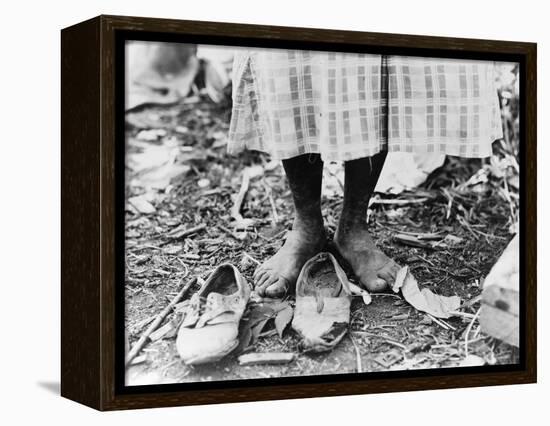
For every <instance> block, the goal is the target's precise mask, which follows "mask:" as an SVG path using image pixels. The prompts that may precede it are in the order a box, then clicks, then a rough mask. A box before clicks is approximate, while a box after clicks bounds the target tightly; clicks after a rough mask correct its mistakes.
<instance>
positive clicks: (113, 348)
mask: <svg viewBox="0 0 550 426" xmlns="http://www.w3.org/2000/svg"><path fill="white" fill-rule="evenodd" d="M127 40H147V41H172V42H188V43H203V44H215V45H224V46H228V45H236V46H250V47H278V48H293V49H312V50H334V51H342V52H344V51H351V52H365V53H384V54H394V55H410V56H426V57H444V58H463V59H482V60H495V61H509V62H517V63H519V66H520V94H521V95H520V104H521V108H520V123H521V129H520V137H521V141H520V143H521V146H522V149H521V151H520V165H521V168H520V169H521V172H520V174H521V175H520V180H521V184H520V188H521V200H520V203H521V206H520V227H521V232H520V238H521V259H520V267H521V289H520V306H521V322H520V342H521V344H520V363H519V364H517V365H501V366H497V365H495V366H483V367H464V368H460V369H435V370H420V371H393V372H380V373H362V374H355V375H349V374H346V375H334V376H309V377H293V378H277V379H254V380H249V381H242V380H240V381H227V382H210V383H186V384H173V385H171V384H163V385H151V386H135V387H125V386H124V384H123V374H124V343H123V340H124V338H123V333H124V323H123V322H124V315H123V310H124V309H123V308H124V299H123V285H122V284H121V283H123V282H124V275H123V274H124V271H123V267H121V265H123V262H122V259H123V256H124V241H123V240H124V56H123V54H124V43H125V41H127ZM61 47H62V59H61V70H62V89H61V98H62V122H61V128H62V150H61V168H62V169H61V177H62V197H61V212H62V235H61V237H62V238H61V243H62V244H61V249H62V261H61V266H62V283H61V284H62V285H61V288H62V293H61V307H62V309H61V323H62V325H61V371H62V376H61V394H62V396H65V397H67V398H70V399H72V400H75V401H78V402H80V403H83V404H86V405H88V406H90V407H93V408H96V409H99V410H117V409H131V408H146V407H160V406H174V405H192V404H210V403H220V402H236V401H254V400H269V399H287V398H303V397H318V396H331V395H348V394H364V393H380V392H397V391H411V390H425V389H443V388H457V387H471V386H491V385H503V384H520V383H533V382H535V381H536V366H537V359H536V351H537V347H536V346H537V341H536V325H537V324H536V111H537V100H536V44H534V43H523V42H510V41H494V40H475V39H458V38H443V37H427V36H412V35H402V34H382V33H367V32H351V31H335V30H324V29H309V28H290V27H273V26H260V25H243V24H230V23H216V22H198V21H181V20H169V19H156V18H138V17H122V16H99V17H96V18H93V19H91V20H88V21H85V22H82V23H79V24H77V25H74V26H71V27H68V28H66V29H63V30H62V32H61ZM121 55H122V56H121ZM527 236H528V238H527Z"/></svg>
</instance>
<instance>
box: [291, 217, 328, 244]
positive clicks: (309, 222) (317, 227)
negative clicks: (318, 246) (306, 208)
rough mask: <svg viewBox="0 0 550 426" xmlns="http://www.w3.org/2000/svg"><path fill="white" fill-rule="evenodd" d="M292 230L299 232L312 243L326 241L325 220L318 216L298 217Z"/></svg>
mask: <svg viewBox="0 0 550 426" xmlns="http://www.w3.org/2000/svg"><path fill="white" fill-rule="evenodd" d="M292 230H294V231H297V232H299V233H300V234H301V235H303V236H304V237H306V238H307V239H308V240H310V241H317V240H324V239H325V238H326V237H325V228H324V226H323V218H322V217H320V216H319V217H317V216H306V217H304V216H303V215H297V216H296V217H295V218H294V223H293V224H292Z"/></svg>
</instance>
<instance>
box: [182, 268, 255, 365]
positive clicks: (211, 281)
mask: <svg viewBox="0 0 550 426" xmlns="http://www.w3.org/2000/svg"><path fill="white" fill-rule="evenodd" d="M249 297H250V286H249V285H248V283H247V282H246V280H245V279H244V278H243V276H242V275H241V273H240V272H239V271H238V270H237V268H235V267H234V266H233V265H231V264H223V265H220V266H219V267H217V268H216V269H215V270H214V272H213V273H212V274H211V275H210V277H209V278H208V280H206V282H205V283H204V285H203V287H202V288H201V289H200V290H199V291H198V292H197V293H195V294H194V295H193V296H192V297H191V300H190V303H189V305H188V307H187V309H186V310H185V312H184V318H183V322H182V324H181V326H180V329H179V331H178V336H177V339H176V348H177V350H178V353H179V355H180V357H181V358H182V359H183V361H184V362H185V363H186V364H205V363H208V362H215V361H218V360H220V359H221V358H223V357H224V356H226V355H227V354H229V353H230V352H231V351H232V350H233V349H235V348H236V347H237V346H238V345H239V338H238V337H239V336H238V334H239V322H240V320H241V317H242V316H243V313H244V310H245V308H246V304H247V302H248V299H249Z"/></svg>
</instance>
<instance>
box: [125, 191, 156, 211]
mask: <svg viewBox="0 0 550 426" xmlns="http://www.w3.org/2000/svg"><path fill="white" fill-rule="evenodd" d="M128 202H129V203H130V204H131V205H132V206H133V207H134V208H135V209H136V210H137V211H138V212H140V213H143V214H151V213H155V212H156V209H155V207H154V206H153V205H152V204H151V203H150V202H149V201H147V200H146V199H145V197H144V196H142V195H140V196H138V197H131V198H130V199H128Z"/></svg>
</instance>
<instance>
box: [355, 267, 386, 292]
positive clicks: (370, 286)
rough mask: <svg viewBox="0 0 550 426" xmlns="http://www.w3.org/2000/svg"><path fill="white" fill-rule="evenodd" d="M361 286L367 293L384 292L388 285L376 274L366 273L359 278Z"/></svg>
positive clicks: (372, 272)
mask: <svg viewBox="0 0 550 426" xmlns="http://www.w3.org/2000/svg"><path fill="white" fill-rule="evenodd" d="M361 284H363V286H364V287H365V288H366V289H367V290H368V291H374V292H377V291H381V290H384V289H385V288H386V287H387V286H388V283H387V282H386V280H384V279H383V278H381V277H379V276H378V275H377V274H376V272H374V271H368V272H367V273H365V274H364V275H363V276H362V277H361Z"/></svg>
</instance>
